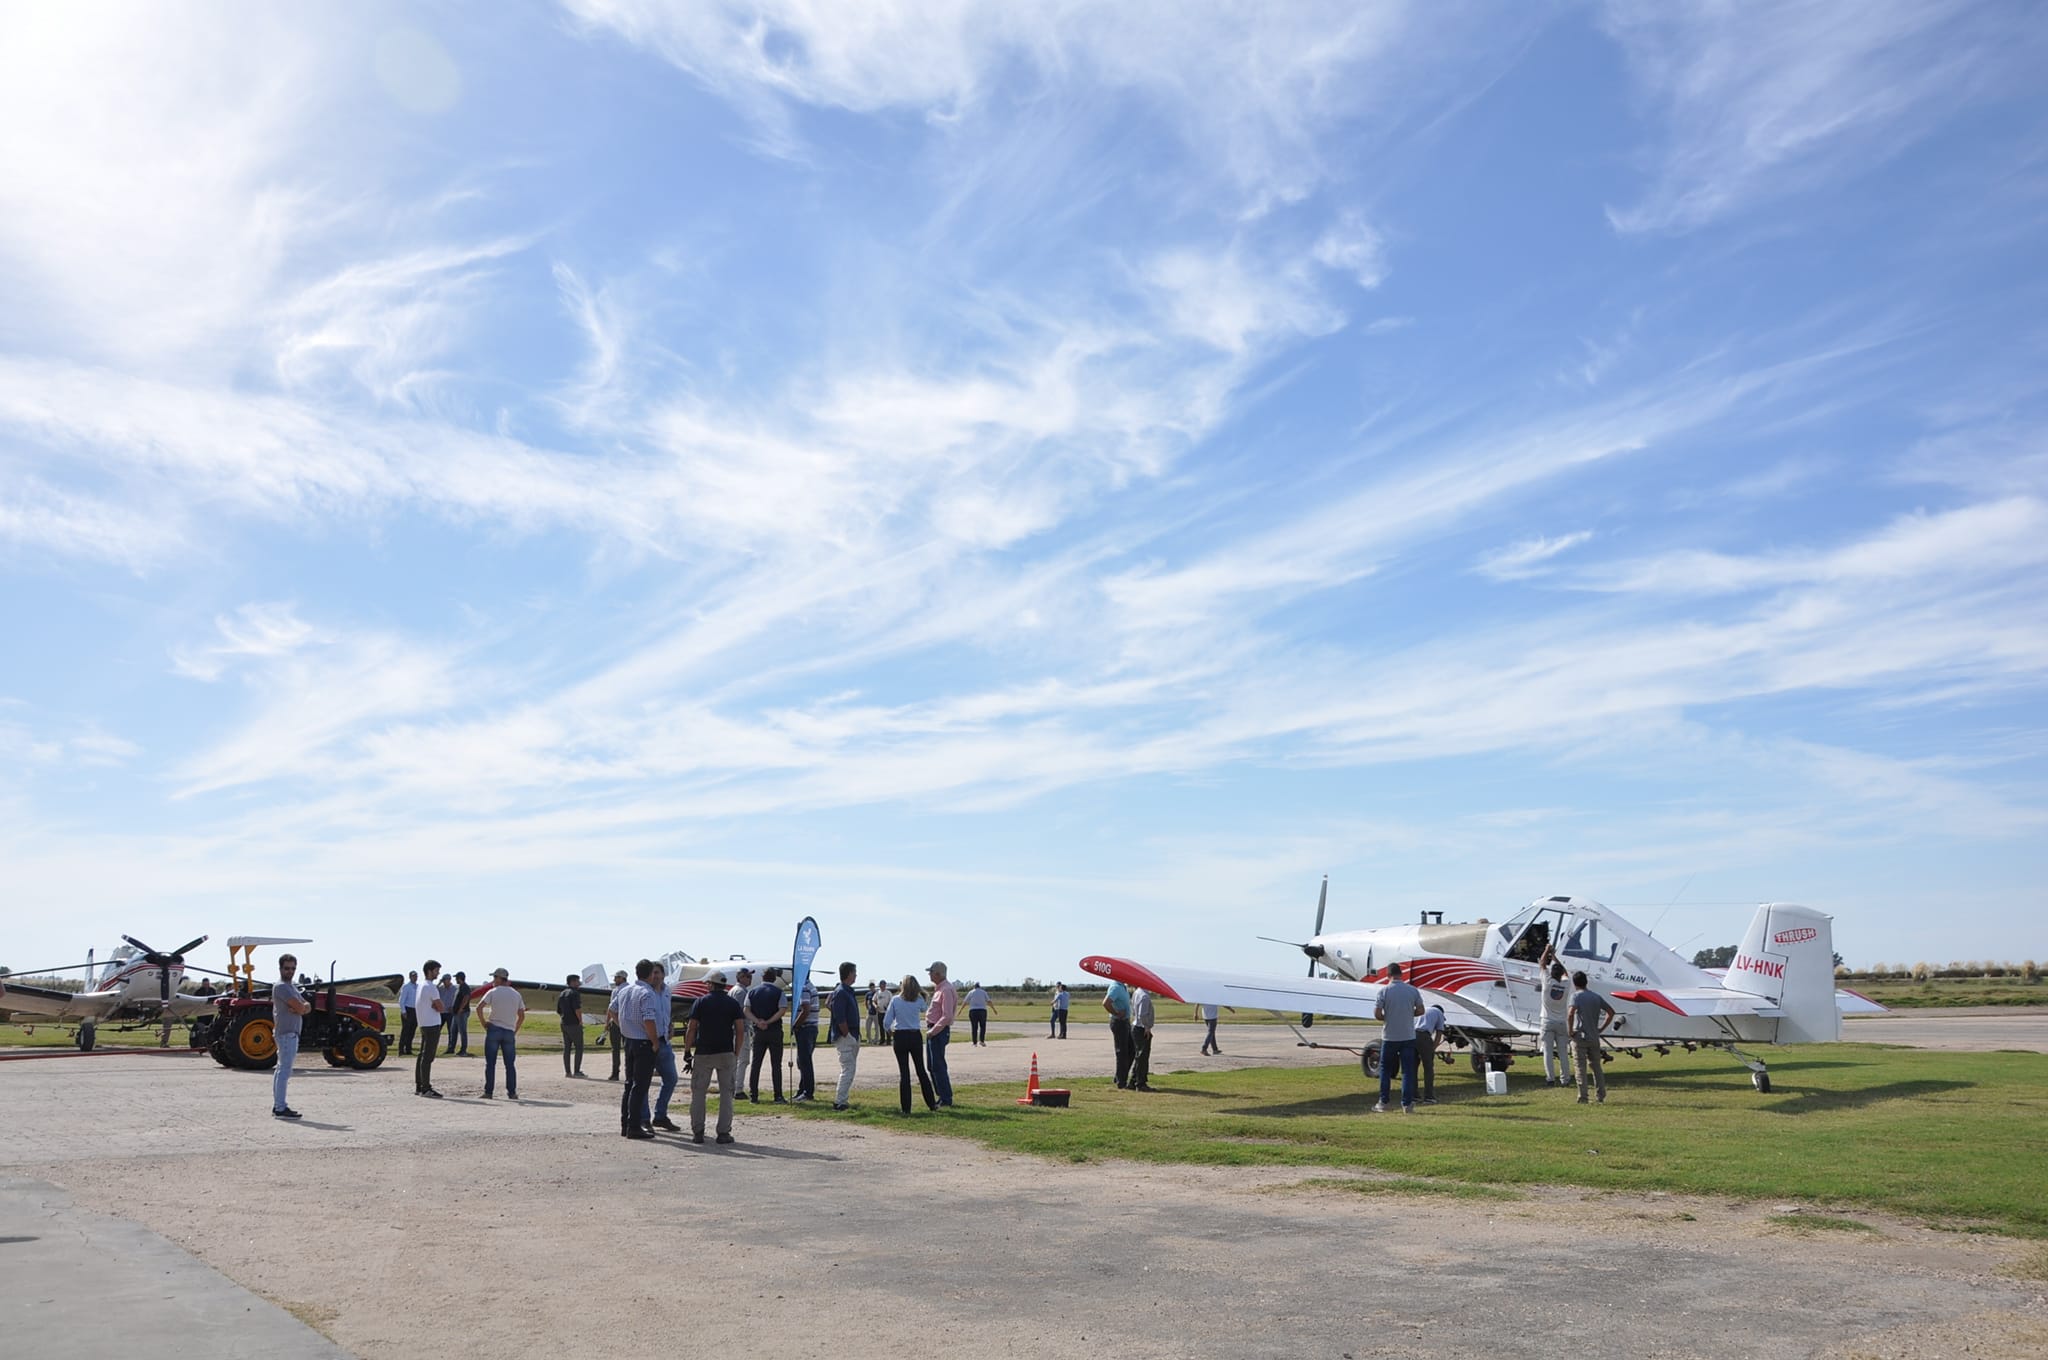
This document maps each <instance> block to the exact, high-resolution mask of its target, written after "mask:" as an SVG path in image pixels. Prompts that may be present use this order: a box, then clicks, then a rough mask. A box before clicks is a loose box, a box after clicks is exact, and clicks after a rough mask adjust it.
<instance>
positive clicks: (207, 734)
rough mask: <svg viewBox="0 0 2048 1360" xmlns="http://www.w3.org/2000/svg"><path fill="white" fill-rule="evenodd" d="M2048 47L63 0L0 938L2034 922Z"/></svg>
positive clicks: (1961, 17)
mask: <svg viewBox="0 0 2048 1360" xmlns="http://www.w3.org/2000/svg"><path fill="white" fill-rule="evenodd" d="M2044 39H2048V29H2044V26H2043V25H2042V24H2041V23H2040V22H2039V18H2038V15H2037V14H2036V13H2034V11H2033V10H2032V8H2031V7H2030V6H2027V5H2024V4H2018V3H1974V4H1972V3H1951V4H1942V3H1929V2H1928V0H1911V2H1909V3H1890V2H1888V0H1877V2H1872V0H1865V2H1863V3H1856V4H1790V5H1786V4H1714V5H1701V6H1696V7H1688V6H1682V5H1678V4H1665V3H1641V4H1631V3H1617V4H1610V5H1596V4H1588V5H1558V6H1539V5H1529V6H1514V5H1502V6H1478V5H1474V6H1461V5H1449V6H1446V5H1439V4H1425V3H1416V4H1398V3H1390V4H1381V5H1374V4H1360V3H1356V0H1343V2H1342V3H1319V2H1318V0H1300V2H1299V3H1291V4H1285V5H1271V4H1242V5H1237V4H1227V3H1217V4H1213V5H1205V6H1185V5H1174V4H1144V3H1088V2H1085V0H1065V2H1064V3H1048V4H1043V5H1032V6H997V5H978V4H961V3H941V2H939V0H931V2H930V3H912V2H911V0H899V3H891V4H868V5H853V4H848V5H812V4H803V3H796V0H784V2H783V3H768V4H763V5H760V6H748V7H742V6H739V5H729V4H720V3H711V2H708V0H707V3H701V4H683V3H677V4H673V5H667V4H658V3H653V0H570V2H569V3H567V4H564V5H561V6H543V5H537V4H536V5H495V6H459V5H452V4H446V5H431V6H394V5H377V4H349V5H330V6H325V7H320V6H300V7H289V8H285V9H280V8H277V7H270V6H259V5H245V6H233V5H228V6H223V5H206V6H199V7H196V8H193V9H189V10H181V9H180V8H179V7H176V6H171V5H146V6H137V7H132V8H125V9H124V8H121V7H118V6H92V7H78V6H57V5H50V6H43V7H31V6H14V7H10V8H9V9H8V10H7V11H6V13H5V15H4V16H0V119H4V126H6V127H7V128H8V129H9V133H8V135H7V136H6V137H5V138H4V139H0V296H4V297H5V298H6V300H7V305H6V306H5V307H4V308H0V581H4V590H0V629H4V634H0V635H4V636H5V637H6V638H8V639H10V642H9V644H8V645H7V646H6V648H5V650H4V652H0V656H4V661H0V837H4V846H5V850H4V854H5V864H6V879H7V882H6V885H5V888H4V893H5V900H6V913H5V914H6V919H7V926H6V932H5V939H4V941H0V961H4V962H7V963H9V964H12V965H14V966H16V967H24V966H34V965H36V964H39V963H43V962H53V961H56V959H57V957H58V956H64V957H66V958H70V957H79V956H82V954H83V951H84V949H85V948H86V946H88V945H96V946H98V947H100V948H102V949H104V948H105V947H106V945H107V943H108V942H109V941H110V940H111V939H112V938H113V935H114V933H115V932H117V931H124V930H125V931H129V932H132V933H137V934H141V935H143V936H144V938H147V939H150V940H152V941H154V942H172V941H173V938H174V937H175V938H176V939H182V938H185V937H186V936H189V935H192V934H197V933H199V932H201V931H208V932H211V933H212V934H213V935H214V936H215V937H216V938H217V939H220V938H224V937H225V936H227V935H228V934H230V933H234V932H277V933H290V934H303V935H310V936H314V937H316V938H317V940H318V941H319V945H318V946H317V947H316V948H315V949H314V950H312V951H311V952H312V953H314V954H318V955H321V957H322V958H323V959H324V958H326V957H329V956H337V957H339V958H341V959H342V960H343V966H344V967H345V968H362V969H368V968H372V967H383V966H390V965H395V964H398V963H401V962H404V961H406V960H416V959H417V958H419V957H422V956H424V955H426V954H429V953H432V954H435V955H438V956H439V957H441V958H443V959H449V960H453V961H457V962H466V963H467V964H468V965H469V966H470V967H471V968H478V967H489V966H493V965H495V964H497V963H500V962H502V963H505V964H507V965H508V966H511V967H513V968H514V969H515V970H518V971H521V972H525V973H529V974H539V975H548V974H553V973H559V972H562V971H564V970H565V969H567V968H570V967H575V966H580V965H581V964H583V963H585V962H589V961H592V960H605V961H618V960H621V959H626V958H630V957H632V956H635V955H638V954H641V953H645V952H658V951H663V950H669V949H687V950H690V951H692V952H695V953H700V954H702V953H717V954H723V953H728V952H734V951H756V952H758V951H764V950H769V949H774V948H779V947H781V946H782V945H783V943H784V942H786V940H787V939H788V937H789V934H790V931H791V928H792V926H793V924H794V922H795V920H796V919H797V918H798V917H799V916H801V915H804V914H806V913H812V914H815V915H816V916H817V917H818V919H819V921H820V924H821V926H822V929H823V934H824V939H825V952H826V953H827V954H828V955H833V956H840V955H846V954H851V955H853V956H855V957H857V958H858V959H859V960H860V961H861V962H862V963H863V965H864V966H866V967H868V968H869V969H871V970H872V971H876V972H894V973H901V972H903V971H905V970H907V969H910V968H912V967H917V966H921V965H922V964H924V963H926V962H928V961H929V960H930V959H931V958H932V957H935V956H937V957H945V958H948V959H949V960H952V961H953V962H954V963H955V967H956V973H957V974H958V975H963V976H981V977H988V978H1004V979H1015V978H1021V977H1023V976H1025V975H1027V974H1030V975H1036V976H1039V977H1041V978H1043V977H1049V976H1057V975H1061V974H1066V973H1071V972H1072V971H1073V964H1074V961H1075V960H1076V959H1078V958H1079V957H1080V956H1081V955H1082V954H1084V953H1094V952H1106V953H1130V954H1138V955H1141V956H1145V955H1149V956H1152V957H1162V958H1170V959H1177V960H1180V961H1184V962H1189V963H1208V964H1218V965H1223V964H1231V963H1238V964H1247V965H1252V966H1260V967H1268V966H1269V967H1271V968H1272V969H1273V970H1275V971H1278V970H1282V969H1286V970H1291V969H1292V967H1293V964H1292V963H1291V962H1290V961H1289V960H1290V958H1292V957H1295V956H1291V955H1290V954H1289V953H1288V951H1286V950H1285V949H1284V948H1280V947H1277V946H1272V945H1263V944H1259V943H1257V942H1256V941H1255V940H1254V938H1253V937H1254V936H1257V935H1261V934H1270V935H1280V936H1284V937H1290V938H1299V937H1300V936H1301V935H1302V934H1304V933H1305V932H1306V930H1307V929H1308V926H1309V922H1310V918H1311V916H1312V913H1313V905H1314V899H1315V893H1316V888H1317V884H1318V881H1319V879H1320V877H1321V875H1323V874H1325V873H1327V874H1329V875H1330V880H1331V903H1332V905H1331V914H1330V924H1331V926H1332V927H1333V928H1336V927H1339V926H1358V927H1363V926H1369V925H1375V924H1385V923H1389V922H1393V921H1399V920H1406V919H1412V916H1413V914H1414V912H1415V911H1416V910H1418V909H1420V908H1434V909H1442V910H1445V911H1446V912H1447V913H1448V914H1449V915H1451V916H1452V917H1472V916H1479V915H1489V916H1493V917H1495V918H1499V917H1500V916H1502V915H1505V914H1507V913H1508V912H1510V911H1512V910H1513V909H1514V908H1515V907H1517V906H1518V905H1520V904H1521V903H1524V902H1526V901H1528V900H1529V899H1531V898H1533V897H1536V896H1539V895H1545V894H1549V893H1554V892H1565V893H1576V894H1581V895H1585V896H1591V897H1597V898H1600V899H1601V900H1604V901H1606V902H1608V903H1610V904H1617V905H1624V907H1625V909H1626V910H1628V911H1629V914H1631V915H1632V916H1635V917H1636V918H1637V919H1638V920H1640V921H1642V922H1643V923H1644V924H1646V925H1649V924H1653V923H1655V924H1656V925H1657V927H1658V933H1659V935H1660V937H1661V938H1665V939H1668V940H1670V941H1671V942H1672V943H1673V944H1675V945H1679V946H1681V947H1682V948H1683V949H1684V950H1685V951H1686V952H1688V953H1689V952H1690V951H1691V950H1692V949H1696V948H1700V947H1703V946H1706V945H1710V944H1720V943H1728V942H1733V941H1734V940H1735V939H1736V938H1737V936H1738V934H1739V931H1740V928H1741V925H1742V923H1743V922H1744V921H1746V919H1747V916H1748V907H1746V906H1745V905H1742V904H1745V903H1753V902H1756V901H1759V900H1763V899H1777V900H1787V901H1800V902H1805V903H1809V904H1811V905H1814V906H1818V907H1821V908H1823V909H1825V910H1828V911H1830V912H1833V913H1835V915H1836V917H1837V923H1836V943H1837V947H1838V948H1839V949H1840V950H1841V951H1842V952H1843V953H1844V954H1846V955H1847V956H1848V957H1849V958H1850V959H1851V960H1852V961H1855V962H1859V963H1868V962H1874V961H1885V962H1912V961H1916V960H1920V959H1928V960H1933V961H1937V962H1945V961H1947V960H1950V959H1972V958H1981V957H1987V956H1988V957H1996V958H2012V959H2018V958H2023V957H2026V956H2028V955H2030V954H2032V955H2036V956H2039V955H2044V954H2048V948H2043V945H2044V943H2048V941H2044V939H2043V937H2042V934H2041V929H2042V927H2041V922H2042V919H2043V912H2042V907H2043V903H2044V892H2043V888H2042V886H2041V885H2042V883H2043V882H2044V881H2048V853H2044V848H2043V847H2044V846H2048V835H2044V832H2048V781H2044V775H2048V758H2044V757H2048V743H2044V724H2043V716H2044V712H2043V696H2044V680H2048V570H2044V568H2048V452H2044V445H2043V437H2042V429H2043V419H2044V415H2048V400H2044V389H2043V383H2042V379H2041V374H2042V373H2043V371H2044V358H2048V352H2044V351H2048V328H2044V323H2043V321H2042V318H2043V317H2044V316H2048V306H2044V303H2048V284H2044V273H2048V271H2044V270H2043V269H2042V263H2043V260H2044V258H2048V251H2044V241H2048V232H2044V218H2048V163H2044V161H2043V152H2042V148H2043V147H2044V146H2048V137H2044V132H2048V119H2044V112H2048V98H2044V96H2043V94H2042V93H2041V90H2040V88H2039V81H2038V80H2037V79H2033V78H2031V77H2033V76H2035V75H2036V74H2037V73H2038V71H2039V70H2040V69H2041V66H2042V59H2043V56H2044V51H2043V47H2044ZM30 955H34V956H36V957H34V958H30V957H29V956H30ZM44 956H50V957H49V958H47V959H46V958H45V957H44ZM210 957H211V955H207V956H202V961H205V959H206V958H210ZM216 961H217V960H216Z"/></svg>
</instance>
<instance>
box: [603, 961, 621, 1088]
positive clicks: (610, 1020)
mask: <svg viewBox="0 0 2048 1360" xmlns="http://www.w3.org/2000/svg"><path fill="white" fill-rule="evenodd" d="M625 988H626V970H625V969H623V968H621V969H619V970H618V971H617V972H615V973H613V974H612V999H611V1001H610V1002H609V1003H607V1004H606V1006H605V1008H604V1038H605V1042H606V1043H608V1044H610V1045H611V1049H612V1074H611V1076H610V1077H609V1078H607V1080H609V1081H617V1080H618V1079H619V1059H620V1057H621V1056H623V1055H624V1053H625V1051H626V1047H625V1041H624V1040H623V1039H621V1038H620V1037H619V1011H618V1004H617V1003H618V999H619V993H620V992H622V991H624V990H625Z"/></svg>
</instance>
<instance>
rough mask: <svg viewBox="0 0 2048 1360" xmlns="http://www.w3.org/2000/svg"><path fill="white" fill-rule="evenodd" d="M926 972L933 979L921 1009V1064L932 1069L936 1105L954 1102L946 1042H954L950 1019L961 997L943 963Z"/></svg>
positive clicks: (944, 1106)
mask: <svg viewBox="0 0 2048 1360" xmlns="http://www.w3.org/2000/svg"><path fill="white" fill-rule="evenodd" d="M925 973H926V975H927V976H928V977H930V978H931V980H932V1004H931V1005H930V1006H928V1007H926V1008H925V1013H924V1030H925V1042H924V1064H925V1066H926V1067H928V1068H930V1069H931V1074H932V1090H934V1091H936V1092H937V1093H938V1096H939V1108H940V1109H942V1110H945V1109H951V1108H952V1105H953V1076H952V1074H951V1073H950V1072H948V1071H947V1070H946V1045H947V1044H949V1043H951V1042H953V1021H954V1019H955V1018H956V1017H957V1016H958V1015H959V1014H960V997H959V995H958V993H956V992H955V991H954V990H953V984H952V983H950V982H948V981H946V965H945V964H943V963H934V964H932V966H931V967H930V968H927V969H926V970H925Z"/></svg>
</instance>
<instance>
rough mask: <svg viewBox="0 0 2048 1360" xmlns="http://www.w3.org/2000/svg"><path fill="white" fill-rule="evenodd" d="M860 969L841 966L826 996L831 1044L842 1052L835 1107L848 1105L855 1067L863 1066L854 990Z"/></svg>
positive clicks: (858, 1012)
mask: <svg viewBox="0 0 2048 1360" xmlns="http://www.w3.org/2000/svg"><path fill="white" fill-rule="evenodd" d="M859 974H860V970H859V969H858V968H856V967H854V966H853V965H852V964H850V963H842V964H840V965H839V985H838V986H837V987H834V988H833V989H832V995H831V996H830V997H828V998H826V1004H827V1005H828V1006H829V1007H830V1011H831V1023H832V1029H831V1031H830V1032H831V1035H832V1047H833V1048H834V1049H835V1050H837V1051H838V1054H839V1089H838V1091H837V1092H835V1093H834V1094H833V1096H832V1108H833V1109H835V1110H843V1109H845V1108H846V1104H847V1098H848V1097H849V1096H851V1095H852V1094H853V1070H854V1068H856V1067H858V1066H859V1065H860V1037H861V1036H860V1005H861V1003H860V997H859V995H858V994H856V993H855V992H854V990H853V980H854V978H855V977H857V976H859Z"/></svg>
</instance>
